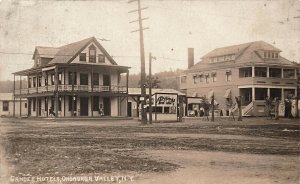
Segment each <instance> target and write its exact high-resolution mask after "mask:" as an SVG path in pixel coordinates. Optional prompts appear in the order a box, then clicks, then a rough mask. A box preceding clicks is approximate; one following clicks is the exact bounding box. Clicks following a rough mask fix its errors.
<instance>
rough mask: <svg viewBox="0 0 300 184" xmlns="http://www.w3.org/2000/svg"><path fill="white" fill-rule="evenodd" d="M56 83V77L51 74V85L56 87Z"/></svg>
mask: <svg viewBox="0 0 300 184" xmlns="http://www.w3.org/2000/svg"><path fill="white" fill-rule="evenodd" d="M54 81H55V76H54V74H51V85H55V83H54Z"/></svg>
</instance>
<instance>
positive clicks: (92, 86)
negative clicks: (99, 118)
mask: <svg viewBox="0 0 300 184" xmlns="http://www.w3.org/2000/svg"><path fill="white" fill-rule="evenodd" d="M93 82H94V73H93V67H92V66H91V91H92V92H93V88H94V84H93ZM91 111H92V117H93V116H94V96H93V94H92V96H91Z"/></svg>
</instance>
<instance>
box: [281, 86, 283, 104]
mask: <svg viewBox="0 0 300 184" xmlns="http://www.w3.org/2000/svg"><path fill="white" fill-rule="evenodd" d="M281 101H284V89H283V88H281Z"/></svg>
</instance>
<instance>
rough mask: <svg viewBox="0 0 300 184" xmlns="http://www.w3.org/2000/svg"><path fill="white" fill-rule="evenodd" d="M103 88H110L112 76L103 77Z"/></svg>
mask: <svg viewBox="0 0 300 184" xmlns="http://www.w3.org/2000/svg"><path fill="white" fill-rule="evenodd" d="M103 86H110V76H109V75H105V74H104V75H103Z"/></svg>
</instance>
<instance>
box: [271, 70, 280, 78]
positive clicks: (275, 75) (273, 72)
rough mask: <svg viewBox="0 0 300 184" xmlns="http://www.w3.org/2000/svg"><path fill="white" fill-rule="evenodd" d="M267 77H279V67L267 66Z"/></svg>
mask: <svg viewBox="0 0 300 184" xmlns="http://www.w3.org/2000/svg"><path fill="white" fill-rule="evenodd" d="M269 77H272V78H281V68H269Z"/></svg>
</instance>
